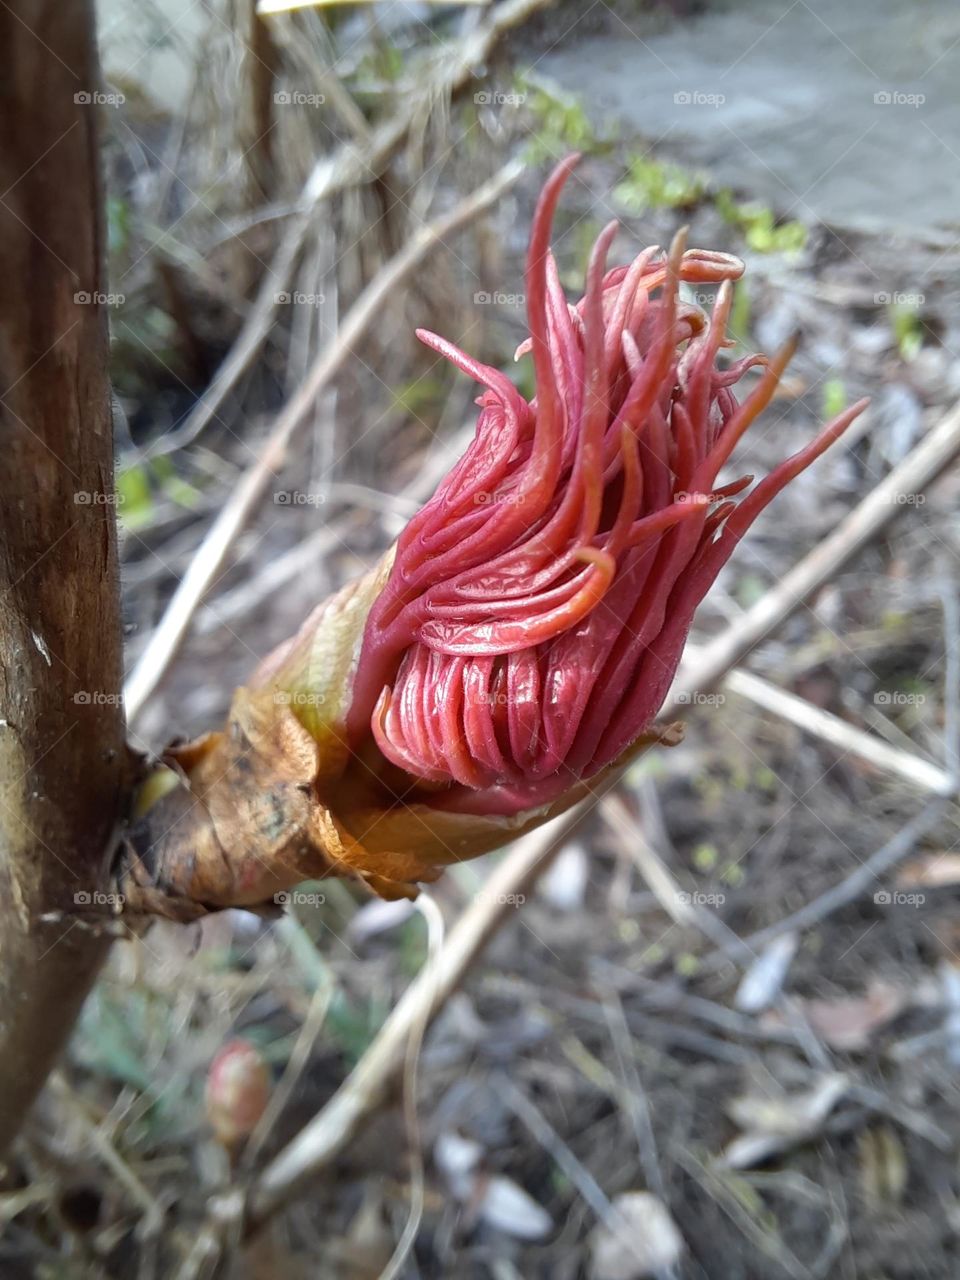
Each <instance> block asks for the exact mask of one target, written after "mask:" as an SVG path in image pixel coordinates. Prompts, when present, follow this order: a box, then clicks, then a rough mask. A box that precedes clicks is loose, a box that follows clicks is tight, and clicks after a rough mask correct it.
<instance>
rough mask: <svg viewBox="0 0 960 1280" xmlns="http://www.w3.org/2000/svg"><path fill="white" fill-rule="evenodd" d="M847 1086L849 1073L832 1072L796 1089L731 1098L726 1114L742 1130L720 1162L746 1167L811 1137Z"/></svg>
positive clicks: (739, 1167) (735, 1166)
mask: <svg viewBox="0 0 960 1280" xmlns="http://www.w3.org/2000/svg"><path fill="white" fill-rule="evenodd" d="M849 1088H850V1077H849V1076H847V1075H844V1074H843V1073H841V1072H831V1073H829V1074H827V1075H824V1076H821V1078H820V1079H819V1080H818V1081H817V1083H816V1084H814V1085H813V1086H812V1087H811V1088H809V1089H804V1090H802V1091H801V1092H799V1093H785V1092H780V1093H750V1094H744V1095H743V1096H741V1097H739V1098H734V1099H733V1101H732V1102H730V1103H729V1104H728V1106H727V1114H728V1115H729V1116H730V1118H731V1119H732V1120H733V1121H734V1122H735V1123H736V1124H738V1125H739V1126H740V1128H741V1129H743V1130H744V1132H743V1133H742V1134H741V1135H740V1137H738V1138H734V1140H733V1141H732V1142H731V1143H730V1144H729V1145H728V1146H727V1147H726V1149H725V1150H724V1152H723V1154H722V1156H721V1157H720V1163H721V1164H722V1165H725V1166H727V1167H728V1168H731V1169H749V1168H751V1167H752V1166H753V1165H756V1164H760V1163H762V1162H763V1161H764V1160H768V1159H769V1158H770V1157H771V1156H773V1155H777V1154H779V1153H780V1152H781V1151H787V1150H789V1148H790V1147H795V1146H798V1145H799V1144H800V1143H801V1142H805V1141H806V1140H807V1139H808V1138H812V1137H814V1136H815V1135H816V1134H818V1133H819V1132H820V1130H821V1128H822V1127H823V1124H824V1121H825V1120H826V1119H827V1117H828V1116H829V1114H830V1112H831V1111H832V1110H833V1108H834V1107H835V1106H836V1104H837V1103H838V1102H839V1101H840V1099H841V1098H842V1097H843V1096H844V1094H846V1092H847V1091H848V1089H849Z"/></svg>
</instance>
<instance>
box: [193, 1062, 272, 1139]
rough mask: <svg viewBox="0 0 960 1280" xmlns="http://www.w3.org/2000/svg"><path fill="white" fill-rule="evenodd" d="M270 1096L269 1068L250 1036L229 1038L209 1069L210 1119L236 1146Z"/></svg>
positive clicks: (220, 1134) (216, 1130) (219, 1133)
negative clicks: (246, 1037) (244, 1038)
mask: <svg viewBox="0 0 960 1280" xmlns="http://www.w3.org/2000/svg"><path fill="white" fill-rule="evenodd" d="M269 1098H270V1069H269V1067H268V1066H267V1064H266V1062H264V1060H263V1057H262V1055H261V1054H260V1052H259V1050H258V1049H256V1048H255V1047H254V1046H253V1045H252V1044H251V1043H250V1042H249V1040H228V1041H227V1043H226V1044H225V1045H223V1046H222V1047H221V1048H220V1049H219V1050H218V1051H217V1053H216V1056H215V1057H214V1059H213V1061H212V1062H211V1063H210V1070H209V1071H208V1072H207V1087H206V1104H207V1119H208V1120H209V1121H210V1127H211V1128H212V1129H213V1132H214V1134H215V1135H216V1137H217V1140H218V1141H219V1142H221V1143H222V1144H223V1146H225V1147H226V1148H227V1149H228V1150H233V1149H235V1148H236V1147H237V1146H239V1144H240V1143H241V1142H243V1140H244V1139H245V1138H248V1137H249V1136H250V1134H251V1133H252V1132H253V1130H254V1129H255V1128H256V1127H257V1124H258V1122H259V1120H260V1117H261V1116H262V1115H263V1113H264V1111H265V1110H266V1109H267V1102H268V1101H269Z"/></svg>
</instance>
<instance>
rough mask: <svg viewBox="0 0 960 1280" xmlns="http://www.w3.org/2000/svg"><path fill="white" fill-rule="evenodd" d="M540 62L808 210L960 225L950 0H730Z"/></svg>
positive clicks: (807, 213) (955, 15)
mask: <svg viewBox="0 0 960 1280" xmlns="http://www.w3.org/2000/svg"><path fill="white" fill-rule="evenodd" d="M575 37H576V32H575V31H574V32H571V33H570V34H568V35H567V36H566V38H565V39H564V40H563V42H562V43H561V45H560V46H559V47H558V48H557V49H555V50H553V51H551V52H550V53H548V54H547V55H546V56H545V57H543V58H542V59H541V60H540V61H539V62H538V64H537V67H536V70H537V72H538V73H541V74H545V75H547V76H549V77H550V78H552V79H554V80H556V81H557V82H559V84H560V85H562V87H563V88H564V89H565V90H567V91H569V92H574V93H577V94H578V95H579V96H580V97H581V98H582V100H583V102H584V104H585V106H586V107H587V109H588V111H589V112H590V114H591V115H592V117H593V118H594V119H595V120H603V119H607V120H609V118H610V117H611V115H612V116H614V117H619V118H620V119H621V120H622V121H624V122H626V123H628V124H629V126H630V127H631V128H633V129H636V130H638V131H640V132H642V134H643V135H644V137H645V138H646V139H647V140H649V142H651V143H653V144H655V148H656V154H658V155H664V154H665V155H671V156H673V157H676V158H683V159H685V160H687V161H689V162H692V163H694V164H700V165H702V166H704V167H707V166H709V169H710V171H711V173H712V175H713V177H714V178H715V179H716V180H718V181H719V182H722V183H729V184H730V185H732V186H734V187H736V188H740V189H742V190H744V191H747V192H750V193H752V194H753V195H755V196H757V197H759V198H762V199H764V200H766V201H768V202H769V203H770V204H772V205H773V206H774V207H775V208H776V209H777V210H779V211H780V212H782V213H784V214H786V213H789V214H790V215H791V216H793V217H797V218H802V219H804V220H807V221H824V222H829V223H831V224H833V225H837V226H856V227H860V228H864V229H867V228H869V229H874V230H875V229H884V228H890V229H897V230H905V231H911V232H920V233H925V232H930V231H933V230H937V229H943V228H946V227H958V228H960V5H958V4H957V0H793V2H792V3H791V2H790V0H776V3H770V0H741V2H740V3H737V4H736V5H735V6H734V5H730V6H729V7H726V8H724V9H720V10H714V11H713V12H711V13H709V14H708V15H706V16H703V17H700V18H697V19H692V20H687V21H685V22H682V23H677V24H675V25H673V26H672V27H671V28H670V29H669V30H667V31H665V32H661V33H658V34H651V35H649V36H644V37H643V38H640V37H638V36H636V35H635V34H633V33H632V32H631V31H630V30H628V28H627V27H625V26H622V28H620V29H618V34H617V35H606V36H597V37H590V38H587V39H585V40H583V41H577V40H576V38H575Z"/></svg>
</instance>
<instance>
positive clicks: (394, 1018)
mask: <svg viewBox="0 0 960 1280" xmlns="http://www.w3.org/2000/svg"><path fill="white" fill-rule="evenodd" d="M958 453H960V408H955V409H954V410H952V411H951V412H950V413H949V414H948V415H947V416H946V417H945V418H944V419H943V421H942V422H941V423H939V424H938V426H936V427H935V428H934V429H933V431H931V432H930V434H929V435H928V436H926V437H925V439H924V440H923V441H921V443H920V444H919V445H918V446H917V447H916V448H915V449H914V450H913V452H912V453H910V454H908V456H907V457H906V458H905V459H904V461H903V462H902V463H900V465H899V466H898V467H896V468H895V469H894V471H892V472H891V473H890V475H889V476H888V477H887V478H886V479H885V480H883V481H882V482H881V483H880V485H878V487H877V488H876V489H875V490H874V491H873V492H872V493H870V494H868V495H867V497H866V498H864V500H863V501H862V502H861V503H860V504H859V505H858V506H857V507H855V508H854V510H853V511H852V512H851V513H850V515H849V516H847V518H846V519H845V520H844V521H843V522H842V524H841V525H840V526H839V527H838V529H837V530H836V531H835V532H834V533H833V534H832V535H831V536H830V537H829V538H827V539H826V540H825V541H824V542H822V543H821V544H820V545H819V546H817V547H815V548H814V549H813V551H811V552H810V554H809V555H807V556H805V557H804V559H803V560H801V561H799V562H798V563H797V564H796V565H795V566H794V568H793V569H792V570H790V572H789V573H788V574H787V575H786V576H785V577H784V578H783V579H782V580H781V582H780V584H779V585H778V586H777V587H775V588H774V589H773V590H772V591H771V592H769V593H768V595H766V596H765V597H764V598H763V599H762V600H760V601H758V602H757V604H755V605H754V606H753V607H752V608H751V609H748V610H747V611H746V613H744V614H743V616H742V617H741V618H739V619H738V620H737V621H736V622H735V623H733V625H732V626H730V627H729V628H728V629H727V631H725V632H724V633H723V634H722V635H721V636H719V637H718V638H717V639H716V640H715V641H713V642H712V643H711V644H710V645H709V646H707V647H706V648H705V649H704V650H702V651H701V652H700V654H698V656H697V659H696V663H695V664H692V663H691V664H688V667H687V670H686V671H685V673H684V679H683V682H682V684H681V690H682V691H683V692H685V693H687V694H688V695H689V693H690V692H698V691H700V690H703V689H706V688H709V687H711V686H713V685H715V684H717V682H718V681H719V680H721V679H722V678H723V676H724V675H725V674H726V672H727V671H728V670H729V669H730V667H732V666H733V664H735V663H736V662H737V661H739V660H740V659H741V658H742V657H744V655H745V654H746V653H748V652H749V651H750V649H751V648H753V647H754V646H755V645H756V644H758V643H759V641H760V640H761V639H762V638H763V637H764V636H765V635H767V634H768V633H769V632H770V631H772V630H773V629H774V628H775V627H776V626H778V625H779V624H780V623H782V622H783V621H784V619H785V618H787V617H789V616H790V614H792V613H793V612H794V611H795V610H796V609H797V608H799V606H800V605H801V603H802V602H803V600H804V599H806V598H807V597H808V596H809V595H810V594H811V593H812V592H814V591H816V590H817V589H818V588H819V587H821V586H822V585H823V584H824V583H825V582H827V581H828V580H829V579H830V578H831V577H832V576H833V575H834V574H835V573H836V572H837V571H838V570H839V569H840V568H841V567H842V566H843V565H844V564H846V562H847V561H848V560H849V559H850V558H851V557H852V556H854V555H855V554H856V553H857V552H858V551H859V550H860V549H861V548H862V547H863V546H864V545H865V544H866V543H867V542H868V541H869V539H870V538H872V537H874V536H875V535H876V534H877V533H878V532H879V531H880V530H881V529H882V528H883V527H884V526H885V525H886V524H887V523H888V521H890V520H891V519H892V518H893V517H894V516H896V515H897V514H898V513H900V512H902V511H904V510H905V509H907V505H908V504H905V503H904V502H903V501H902V499H900V500H898V498H897V495H898V494H907V493H917V492H919V491H921V490H922V489H923V488H925V487H926V486H927V485H928V484H929V483H930V482H931V481H932V480H934V479H935V478H936V477H937V476H938V475H939V474H940V472H941V471H943V469H944V468H945V467H946V466H947V465H948V464H949V463H950V462H951V461H952V460H953V459H954V458H955V457H956V455H957V454H958ZM686 701H689V696H688V697H687V698H686ZM682 705H684V701H683V700H681V701H678V700H677V693H676V692H674V693H673V694H672V696H671V699H670V701H669V704H668V714H675V712H676V710H677V708H678V707H680V706H682ZM615 781H616V779H615V778H614V777H613V776H609V777H608V778H607V779H606V780H605V784H604V786H603V788H598V789H597V790H596V792H595V793H594V795H593V796H592V797H591V798H590V799H589V800H587V801H584V802H582V803H581V804H579V805H577V806H576V807H575V808H573V809H571V810H570V811H569V812H568V813H566V814H564V815H563V816H562V817H560V818H556V819H555V820H554V821H553V822H551V823H548V824H547V825H546V826H544V827H541V828H539V830H537V831H534V832H531V833H530V834H529V835H527V836H524V837H523V839H521V840H518V841H517V843H516V844H515V845H514V846H513V847H512V849H511V850H510V851H509V852H508V853H507V855H506V856H505V857H504V858H503V860H502V861H501V862H500V863H499V864H498V865H497V866H496V868H495V870H494V871H493V873H492V874H491V876H490V878H489V880H488V881H487V883H486V886H485V888H484V891H483V893H482V894H480V895H478V896H477V897H476V898H475V899H474V901H473V902H472V903H471V905H470V906H469V907H468V908H467V909H466V911H464V913H463V915H462V916H461V917H460V919H459V920H458V921H457V923H456V925H455V926H454V927H453V929H452V930H451V931H450V933H449V935H448V937H447V942H446V944H445V946H444V948H443V950H442V951H441V953H440V956H439V957H438V961H437V968H436V979H435V985H434V982H433V981H431V982H430V983H429V985H428V984H427V983H425V982H424V981H423V980H422V979H417V980H415V981H414V982H412V983H411V985H410V986H409V987H408V988H407V990H406V992H405V993H404V995H403V997H402V999H401V1000H400V1001H399V1003H398V1004H397V1005H396V1007H395V1008H394V1010H393V1013H392V1014H391V1015H390V1017H389V1018H388V1019H387V1021H386V1023H385V1024H384V1026H383V1028H382V1029H381V1031H380V1032H379V1034H378V1035H377V1036H376V1038H375V1039H374V1041H373V1043H372V1044H371V1046H370V1048H369V1049H368V1051H367V1053H366V1054H365V1055H364V1057H363V1058H362V1059H361V1061H360V1063H359V1064H358V1065H357V1067H356V1068H355V1069H354V1071H353V1072H352V1073H351V1074H350V1075H349V1076H348V1077H347V1079H346V1080H345V1081H344V1083H343V1084H342V1085H341V1087H340V1089H339V1090H338V1091H337V1092H336V1093H335V1094H334V1096H333V1098H332V1099H331V1100H330V1101H329V1102H328V1103H327V1105H326V1106H325V1107H324V1109H323V1110H322V1111H321V1112H319V1114H318V1115H316V1116H315V1117H314V1119H313V1120H311V1121H310V1123H309V1124H307V1125H306V1126H305V1128H304V1129H303V1130H301V1132H300V1133H299V1134H298V1135H297V1137H296V1138H294V1139H293V1141H292V1142H291V1143H290V1144H289V1145H288V1146H287V1147H286V1148H284V1150H283V1151H281V1152H280V1153H279V1155H277V1156H276V1158H275V1159H274V1160H273V1161H272V1162H271V1163H270V1164H269V1165H268V1166H267V1168H266V1169H265V1170H264V1171H263V1173H262V1174H261V1176H260V1178H259V1179H257V1180H256V1181H255V1182H254V1184H253V1187H252V1189H251V1194H250V1199H249V1203H248V1219H247V1223H248V1227H249V1228H252V1229H255V1228H256V1227H258V1226H259V1225H262V1223H263V1222H264V1221H265V1220H266V1219H267V1218H269V1217H270V1215H271V1214H273V1213H275V1212H276V1211H277V1210H278V1209H279V1208H281V1207H282V1206H283V1205H285V1204H287V1203H289V1201H290V1200H292V1199H294V1198H295V1197H296V1195H297V1194H298V1192H299V1191H300V1190H301V1189H302V1188H303V1187H304V1186H305V1185H306V1184H307V1183H308V1182H309V1181H310V1179H311V1178H313V1177H315V1176H316V1174H317V1173H318V1172H319V1171H320V1170H322V1169H323V1168H325V1167H326V1166H327V1165H329V1164H330V1162H331V1161H332V1160H334V1159H335V1158H336V1157H337V1155H338V1154H339V1153H340V1152H341V1151H343V1150H344V1148H345V1147H346V1146H347V1145H348V1144H349V1142H350V1141H351V1139H352V1138H353V1136H354V1134H355V1133H356V1132H357V1131H358V1129H359V1128H360V1126H361V1124H362V1123H363V1121H364V1120H365V1119H366V1117H367V1116H368V1115H369V1114H370V1113H371V1112H373V1111H374V1110H375V1109H376V1108H377V1107H378V1106H379V1105H380V1104H381V1103H382V1102H383V1100H384V1098H385V1097H386V1096H387V1094H388V1092H389V1090H390V1088H391V1087H392V1086H393V1084H394V1082H395V1081H396V1079H397V1076H398V1074H399V1072H400V1071H401V1069H402V1066H403V1055H404V1047H405V1045H406V1043H407V1040H408V1037H409V1035H410V1031H411V1028H412V1027H414V1026H415V1025H417V1022H418V1020H419V1019H420V1018H422V1017H423V1016H424V1009H426V1010H427V1011H428V1015H429V1016H430V1017H432V1016H433V1015H434V1014H435V1013H436V1011H437V1010H438V1009H439V1008H440V1007H441V1006H442V1005H443V1003H444V1001H445V1000H446V999H447V997H448V996H449V995H450V993H451V992H452V991H454V990H455V989H456V987H457V986H458V985H459V983H460V982H461V980H462V979H463V977H464V975H465V973H466V972H467V970H468V968H469V966H470V965H471V964H472V963H473V961H474V960H475V959H476V957H477V955H478V954H479V952H480V950H481V949H482V947H483V946H484V945H485V943H486V942H487V940H488V939H489V938H490V937H491V936H492V934H493V933H495V932H496V930H497V928H498V927H499V925H500V924H501V923H502V921H503V920H504V918H505V916H506V914H507V905H506V904H508V903H512V902H516V900H517V899H516V895H517V894H518V893H521V892H524V891H526V890H527V889H529V888H530V887H531V886H532V885H533V884H535V883H536V881H537V879H538V878H539V876H540V875H541V874H542V872H543V871H544V870H545V868H546V866H547V865H548V864H549V860H550V857H551V856H552V855H553V854H554V853H556V852H557V850H558V849H559V848H560V847H561V846H562V845H563V843H564V842H565V841H566V840H567V838H568V837H569V836H570V834H571V832H572V831H573V830H574V828H575V827H576V826H577V825H578V824H579V823H580V822H582V821H583V819H584V817H585V816H586V815H587V814H588V813H589V812H590V810H591V809H592V808H593V807H594V806H595V805H596V804H597V803H598V802H599V803H600V804H601V805H603V804H604V803H605V801H604V800H603V795H604V794H605V792H606V791H607V790H609V788H610V787H612V786H613V785H614V783H615ZM945 803H946V801H945V800H935V801H934V802H933V804H932V805H931V806H928V808H927V809H926V810H924V812H923V813H922V814H921V815H920V816H919V818H918V819H915V820H914V822H913V823H911V824H909V825H908V827H907V828H905V829H904V831H903V832H902V833H900V838H895V843H896V847H895V849H891V848H890V847H889V846H885V847H884V850H883V851H880V852H878V854H877V855H876V858H875V859H871V862H872V863H874V866H873V867H872V868H871V875H872V874H875V872H876V869H877V867H878V866H880V865H885V864H886V860H887V859H888V858H894V859H895V857H896V856H899V855H900V850H901V848H905V847H906V845H907V844H908V843H909V842H910V841H914V842H915V841H916V839H917V838H918V837H919V835H920V834H921V833H922V831H923V830H926V829H927V824H928V822H929V821H931V817H930V810H931V809H932V808H934V807H935V806H942V805H944V804H945ZM893 843H894V842H891V844H893ZM856 888H857V891H858V892H859V891H860V886H859V884H858V885H857V886H856ZM791 927H795V924H794V925H792V926H791ZM757 941H758V939H757V937H753V938H750V939H747V945H749V946H756V945H757ZM212 1209H213V1210H214V1212H215V1211H216V1206H215V1205H214V1206H212Z"/></svg>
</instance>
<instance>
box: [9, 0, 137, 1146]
mask: <svg viewBox="0 0 960 1280" xmlns="http://www.w3.org/2000/svg"><path fill="white" fill-rule="evenodd" d="M93 37H94V24H93V13H92V5H91V4H90V3H88V2H87V0H74V3H70V4H60V3H56V0H12V5H3V6H0V45H2V47H3V49H4V57H5V74H4V77H3V80H2V83H0V191H2V192H3V193H4V194H3V195H2V196H0V279H2V281H3V288H2V297H0V441H2V449H3V467H2V470H0V658H2V662H0V1035H2V1039H0V1149H2V1148H3V1147H4V1146H6V1144H7V1143H8V1142H9V1140H10V1138H11V1137H12V1136H13V1134H14V1133H15V1132H16V1129H17V1127H18V1125H19V1123H20V1122H21V1120H22V1118H23V1115H24V1112H25V1110H26V1108H27V1107H28V1106H29V1104H30V1103H31V1101H32V1100H33V1097H34V1095H35V1093H36V1092H37V1090H38V1089H39V1086H40V1085H41V1084H42V1082H43V1080H44V1077H45V1076H46V1073H47V1071H48V1070H49V1068H50V1066H51V1065H52V1063H53V1061H54V1059H55V1058H56V1056H57V1054H58V1053H59V1051H60V1050H61V1048H62V1046H63V1043H64V1041H65V1040H66V1038H67V1036H68V1035H69V1033H70V1029H71V1027H72V1025H73V1022H74V1019H75V1017H76V1014H77V1012H78V1011H79V1008H80V1005H81V1003H82V1001H83V999H84V997H85V995H86V993H87V990H88V989H89V986H90V983H91V982H92V980H93V977H94V975H95V974H96V971H97V967H98V965H99V963H100V961H101V958H102V956H103V952H104V946H105V943H104V942H103V941H102V939H101V938H100V936H99V935H98V934H97V933H96V932H94V931H92V930H91V929H89V928H86V927H84V926H83V925H82V924H80V923H78V917H77V915H76V914H75V911H76V906H77V899H76V895H78V894H87V895H90V896H91V897H92V895H93V893H94V890H95V886H96V884H97V883H98V880H99V876H100V874H101V872H102V870H103V868H104V864H105V861H106V856H107V852H108V845H109V841H110V834H111V831H112V828H113V826H114V822H115V818H116V815H117V810H118V806H119V800H120V794H121V784H122V781H123V775H124V771H125V763H124V762H125V752H124V740H123V713H122V709H121V703H120V698H119V690H120V673H121V663H120V645H121V630H120V606H119V587H118V575H117V556H116V540H115V531H114V518H113V517H114V508H113V505H112V495H113V492H114V485H113V449H112V433H111V415H110V392H109V382H108V376H107V330H106V317H105V315H104V308H103V306H101V305H99V304H98V303H97V302H96V298H97V295H99V294H102V293H103V292H104V288H103V280H102V276H101V258H102V241H101V227H100V221H99V203H100V202H99V182H98V177H97V173H98V157H97V139H96V117H97V112H98V110H99V108H98V107H97V106H96V105H95V103H94V102H93V101H91V99H92V98H94V97H95V95H96V94H97V91H98V90H99V87H100V86H99V81H98V73H97V62H96V54H95V49H94V38H93ZM80 902H83V899H82V898H81V899H80ZM51 916H52V917H53V918H52V919H51V918H49V917H51ZM42 917H47V918H46V919H44V918H42Z"/></svg>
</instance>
